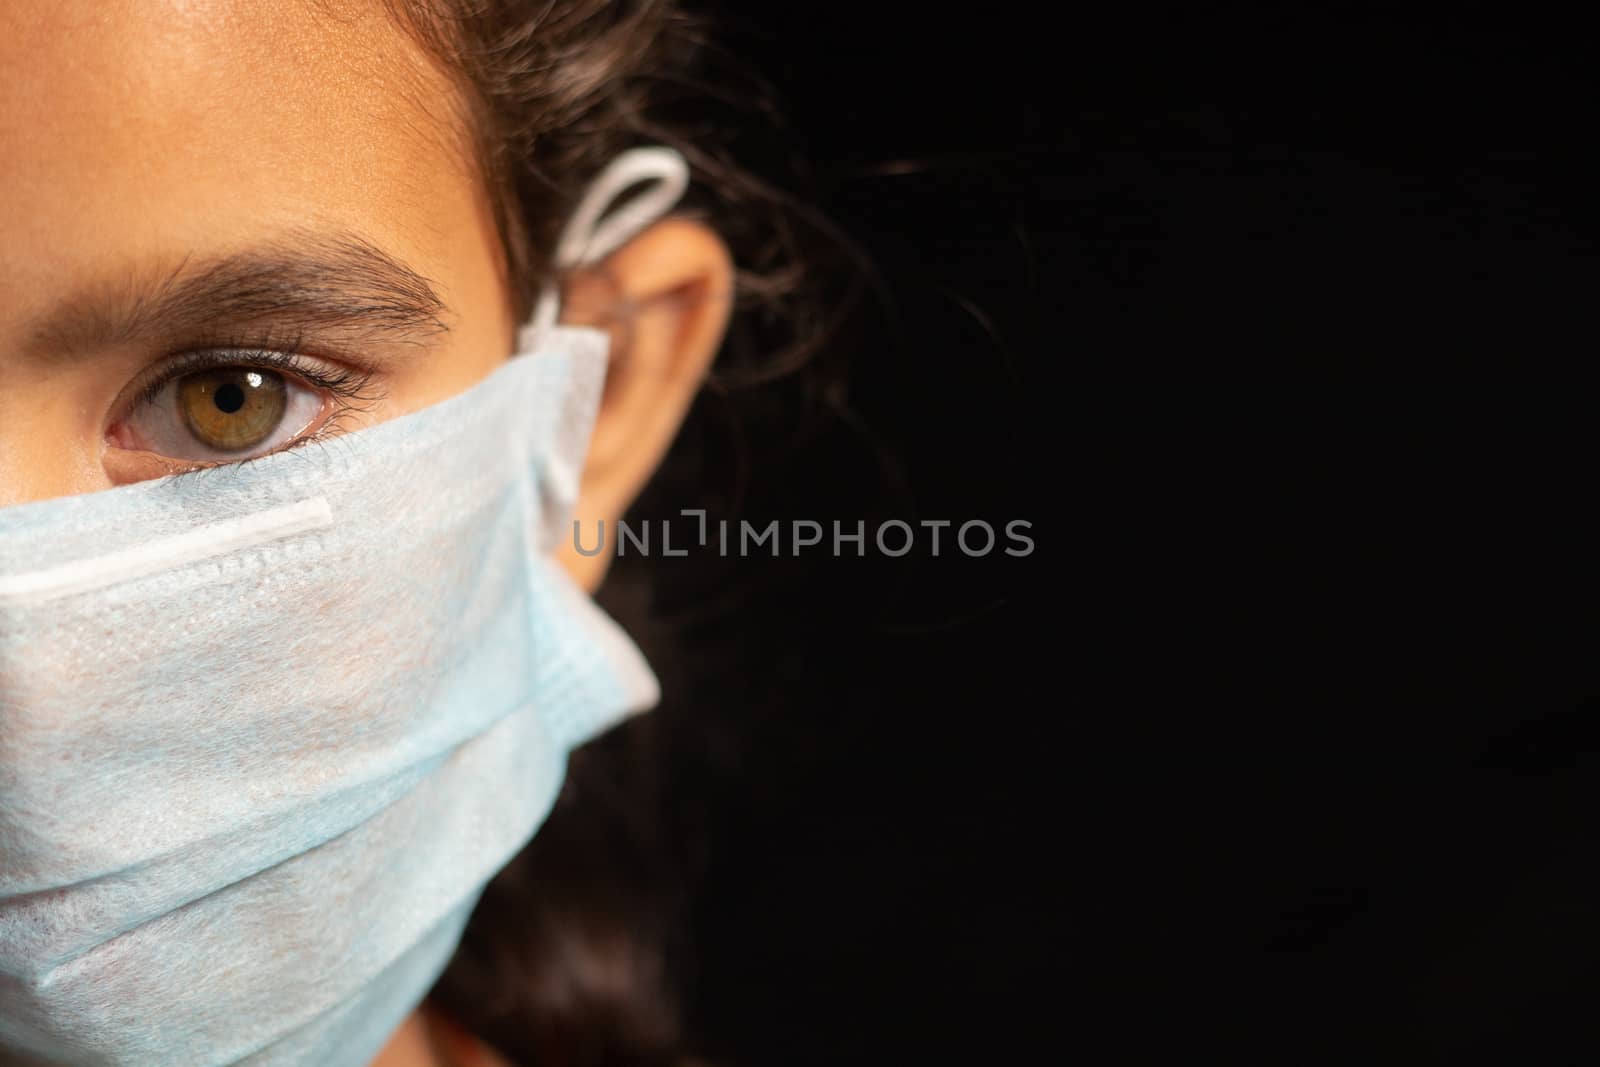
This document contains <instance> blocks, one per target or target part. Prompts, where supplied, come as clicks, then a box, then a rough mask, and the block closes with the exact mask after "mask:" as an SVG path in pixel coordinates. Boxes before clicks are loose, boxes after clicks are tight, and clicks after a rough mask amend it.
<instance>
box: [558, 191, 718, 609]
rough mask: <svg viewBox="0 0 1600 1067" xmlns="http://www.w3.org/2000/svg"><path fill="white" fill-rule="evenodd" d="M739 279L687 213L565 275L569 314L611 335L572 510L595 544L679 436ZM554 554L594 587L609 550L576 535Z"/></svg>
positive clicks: (572, 320) (715, 242)
mask: <svg viewBox="0 0 1600 1067" xmlns="http://www.w3.org/2000/svg"><path fill="white" fill-rule="evenodd" d="M733 282H734V269H733V262H732V259H731V257H730V256H729V253H728V249H727V246H726V245H724V244H723V242H722V240H721V238H719V237H718V236H717V235H716V234H715V233H714V232H713V231H712V230H711V229H709V228H708V227H706V226H704V225H702V224H701V223H698V222H693V221H690V220H686V219H669V220H667V221H664V222H660V223H657V224H656V225H655V226H653V227H651V228H650V229H648V230H646V231H645V232H644V233H642V234H640V235H639V236H638V237H636V238H634V240H632V241H631V242H629V243H628V244H627V245H625V246H624V247H623V248H621V249H619V250H618V251H617V252H616V253H615V254H613V255H612V256H610V257H609V258H608V259H606V260H605V261H604V262H603V263H601V264H599V265H598V266H596V267H595V268H592V269H587V270H584V271H581V272H578V273H577V274H575V275H574V276H573V278H572V279H571V281H570V282H569V284H568V286H567V289H566V293H565V300H564V306H565V308H566V313H565V314H564V315H563V321H565V322H568V323H570V324H574V325H586V326H595V327H599V328H602V329H605V330H607V331H608V332H609V333H610V335H611V358H610V360H609V363H608V366H607V370H606V387H605V394H604V398H603V400H602V402H601V407H600V412H599V415H598V416H597V418H596V421H595V428H594V435H593V437H592V438H591V440H590V446H589V454H588V459H587V461H586V462H585V465H584V473H583V482H582V488H581V490H580V494H579V498H578V505H577V509H576V510H575V512H574V518H575V519H577V520H579V521H580V522H581V523H582V524H583V528H584V529H585V530H586V531H589V533H588V534H587V535H586V536H587V538H588V540H589V542H590V543H591V544H592V540H593V536H594V535H593V531H594V530H595V528H596V527H595V524H596V523H597V522H598V521H600V520H604V521H605V523H606V527H607V529H608V530H610V529H614V527H615V523H616V520H617V519H618V518H620V517H621V516H622V514H623V513H624V512H625V511H626V510H627V508H628V507H629V505H631V504H632V503H633V500H634V499H635V497H637V496H638V494H639V492H640V491H641V490H642V489H643V488H644V485H645V483H646V482H648V481H649V479H650V476H651V475H652V474H654V473H655V470H656V468H657V467H658V466H659V465H660V463H661V461H662V459H663V458H664V457H665V456H666V453H667V449H668V448H669V447H670V446H671V444H672V441H673V439H674V438H675V437H676V436H677V433H678V429H679V427H680V426H681V425H682V424H683V419H684V416H685V415H686V414H687V413H688V410H689V405H690V404H691V403H692V402H693V400H694V397H695V394H696V393H698V392H699V389H700V385H701V383H702V382H703V381H704V380H705V377H706V374H707V373H708V372H709V370H710V368H711V364H712V361H713V360H714V359H715V358H716V354H717V351H718V349H719V348H720V347H721V345H722V338H723V335H724V333H725V331H726V329H727V323H728V316H729V313H730V311H731V308H732V302H733ZM612 540H613V539H612V538H609V537H608V539H607V541H608V548H609V543H610V542H611V541H612ZM558 555H559V558H560V560H561V562H562V565H563V566H565V567H566V568H567V570H568V571H569V572H570V573H571V574H572V575H573V577H574V578H576V579H577V580H578V581H579V582H580V584H582V585H583V586H584V587H585V588H587V589H589V590H590V591H593V590H594V589H595V588H598V586H599V584H600V581H601V579H602V578H603V577H604V574H605V569H606V564H607V563H608V562H609V559H610V552H609V551H602V552H600V553H599V554H598V555H594V556H584V555H581V554H579V553H578V552H576V551H575V550H574V547H573V545H572V544H571V543H570V542H565V543H563V545H562V548H561V550H560V551H559V553H558Z"/></svg>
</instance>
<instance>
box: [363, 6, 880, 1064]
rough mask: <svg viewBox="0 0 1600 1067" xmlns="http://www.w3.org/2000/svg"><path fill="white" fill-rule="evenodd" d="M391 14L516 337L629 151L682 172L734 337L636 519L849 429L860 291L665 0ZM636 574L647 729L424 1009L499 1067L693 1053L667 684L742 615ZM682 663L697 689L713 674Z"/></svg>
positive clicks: (699, 28) (755, 103) (631, 588)
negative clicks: (686, 1015)
mask: <svg viewBox="0 0 1600 1067" xmlns="http://www.w3.org/2000/svg"><path fill="white" fill-rule="evenodd" d="M388 3H389V7H390V9H391V11H392V13H393V16H394V17H395V19H396V20H397V21H398V22H399V23H400V24H401V25H402V26H403V27H404V28H405V29H406V30H407V31H408V32H409V33H410V34H411V35H412V36H413V37H414V38H415V39H417V40H418V41H419V42H420V43H421V44H422V45H423V46H424V48H425V49H426V50H427V51H428V52H429V53H430V54H431V55H432V56H433V57H434V58H435V59H436V60H437V61H438V62H439V63H440V64H441V65H442V66H443V67H444V68H445V69H446V70H447V71H448V72H449V73H450V74H451V75H452V76H453V77H454V79H455V81H456V83H457V84H458V86H459V88H460V91H461V104H462V107H463V110H464V112H465V113H464V115H463V116H462V118H463V119H464V122H463V123H462V125H463V126H464V128H465V129H467V130H468V131H470V144H469V145H468V146H467V147H468V149H469V151H470V153H471V154H472V155H473V156H474V157H475V161H476V163H477V166H478V168H479V170H480V172H481V174H482V175H483V177H484V180H485V181H486V183H487V185H488V187H489V190H490V193H491V195H492V197H493V200H494V205H495V211H496V215H497V220H498V224H499V228H500V232H501V234H502V237H503V242H504V247H505V253H506V258H507V262H508V266H509V273H510V280H511V283H512V286H513V291H514V295H515V298H516V299H517V301H518V302H519V310H520V311H521V312H522V313H524V314H526V313H527V311H528V310H529V309H530V308H531V307H532V306H533V304H534V302H535V299H536V297H537V294H538V292H539V291H540V288H541V287H542V286H543V285H544V284H545V283H546V281H547V280H550V270H551V265H550V262H549V259H548V253H549V251H550V250H551V249H553V248H554V247H555V244H556V240H557V236H558V234H559V231H560V228H561V226H562V224H563V222H564V220H565V219H566V217H567V215H568V213H569V211H570V209H571V207H572V206H573V205H574V204H575V203H576V201H577V199H578V198H579V196H580V195H581V194H582V192H583V190H584V188H585V186H586V184H587V182H588V181H589V179H590V178H591V177H592V176H593V175H594V174H596V173H597V172H598V171H599V170H600V169H601V168H602V167H603V166H604V165H605V164H606V163H607V162H608V161H609V160H611V159H612V158H613V157H614V156H616V155H617V154H618V153H619V152H621V151H623V150H625V149H627V148H630V147H633V146H635V145H640V144H666V145H669V146H672V147H674V148H676V149H677V150H678V151H679V152H681V153H682V154H683V155H684V156H685V158H687V159H688V161H689V163H690V166H691V169H692V171H693V175H694V179H695V180H694V182H693V184H692V187H691V191H690V194H689V197H688V198H687V200H686V202H685V204H684V205H683V206H682V210H683V211H684V212H686V213H690V214H694V215H697V216H699V217H702V218H705V219H706V220H707V221H708V222H709V223H710V224H711V225H713V226H714V227H715V228H716V230H717V231H718V233H719V234H720V235H721V236H722V237H723V239H724V240H725V241H726V242H727V243H728V245H729V247H730V249H731V250H732V252H733V254H734V259H735V263H736V266H737V267H738V282H737V291H736V297H737V302H736V309H735V310H736V313H735V316H734V321H733V324H732V326H731V327H730V331H729V335H728V337H727V340H726V341H725V343H724V347H723V350H722V351H721V352H720V353H719V355H718V358H717V362H716V365H715V366H714V368H713V372H712V376H711V379H710V381H709V382H708V383H707V389H706V391H705V395H703V396H702V397H701V399H700V401H699V402H697V403H696V405H695V407H694V408H693V410H692V411H691V413H690V416H689V420H688V423H687V424H686V426H685V428H684V431H683V432H682V433H681V434H680V436H679V439H678V441H677V443H676V444H675V445H674V447H673V449H672V451H671V453H670V454H669V456H668V457H667V459H666V461H665V463H664V464H663V466H662V468H661V469H660V470H659V471H658V472H657V475H656V477H655V479H654V481H653V482H652V484H651V486H650V487H649V488H647V489H646V491H645V493H644V495H643V497H642V498H641V501H640V502H639V504H638V505H636V508H635V514H636V515H637V514H638V512H639V511H640V510H641V509H642V510H643V511H645V512H649V511H650V510H651V509H656V510H658V511H663V512H667V511H671V512H675V511H676V509H677V508H681V507H688V506H700V507H705V508H707V509H708V511H709V512H710V513H711V514H713V515H715V514H719V513H721V514H727V513H729V511H730V510H731V509H732V508H734V507H735V506H737V501H738V499H739V497H740V495H741V492H742V491H743V488H744V486H745V484H746V481H747V472H748V471H749V470H750V469H751V468H752V467H753V466H756V465H758V457H759V455H760V454H761V452H762V450H763V449H764V448H774V447H776V448H783V447H785V443H786V442H787V443H790V444H792V442H793V441H794V440H795V439H796V438H797V437H799V436H803V435H804V434H805V433H806V428H807V426H808V425H816V424H817V423H818V422H819V420H822V419H826V418H827V417H828V413H829V412H830V411H832V412H837V411H839V410H841V409H842V407H843V405H844V402H845V399H844V398H845V392H844V382H845V378H844V373H843V371H844V367H845V363H846V360H845V357H844V356H843V352H844V346H843V345H840V344H838V343H836V341H837V338H836V337H835V334H836V332H837V330H838V328H839V326H840V324H841V323H843V322H846V321H847V320H848V319H849V311H850V309H851V308H852V307H854V306H855V304H856V298H857V296H858V295H859V294H860V292H861V291H862V288H863V285H862V281H863V279H864V278H865V277H867V275H866V272H864V271H863V270H862V269H861V259H860V257H859V254H858V253H856V252H855V251H854V250H853V249H852V248H851V246H850V245H849V243H848V242H847V241H845V240H843V239H842V238H841V236H840V235H839V234H838V233H837V232H835V231H834V230H833V229H832V227H830V226H829V225H828V223H827V221H826V220H825V219H824V218H822V217H821V216H820V215H819V214H818V213H817V212H816V211H814V210H813V209H811V208H810V207H808V206H807V202H808V200H809V199H810V198H809V197H801V196H799V195H797V194H796V193H795V192H792V191H784V189H782V188H780V186H779V185H778V184H776V183H774V182H773V181H771V180H770V179H768V178H763V177H758V176H757V175H758V173H760V172H763V171H765V172H767V173H773V172H777V173H781V174H784V175H785V176H786V177H785V180H784V183H783V184H784V186H786V187H787V188H788V189H791V190H792V189H794V188H795V187H796V186H803V185H804V184H805V176H804V170H803V165H802V166H797V165H796V164H795V161H794V160H793V159H792V158H791V152H790V150H789V146H788V145H787V144H786V143H785V140H784V136H783V131H782V128H781V126H780V125H779V124H778V121H777V117H776V113H775V112H774V110H773V109H772V107H771V106H770V104H769V100H770V95H771V94H770V93H769V92H768V91H767V90H766V88H765V86H764V85H763V84H762V83H761V82H760V80H759V79H758V78H756V77H755V76H753V75H752V74H751V73H750V72H749V71H747V70H743V69H741V67H740V65H739V64H738V63H737V61H736V60H734V59H732V58H731V57H729V56H727V55H725V54H723V53H722V52H720V51H719V50H718V49H717V47H716V46H715V45H714V44H713V43H712V41H711V40H710V39H709V37H708V35H707V32H706V26H705V24H704V22H703V20H702V19H700V18H698V17H695V16H693V15H691V14H690V13H688V12H686V11H684V10H683V9H681V8H680V6H679V5H678V4H675V3H672V2H669V0H388ZM735 159H737V160H740V163H738V164H736V163H734V162H733V160H735ZM555 280H556V281H559V279H555ZM802 368H803V369H804V373H803V374H797V373H794V372H796V371H797V370H800V369H802ZM756 386H761V388H755V387H756ZM713 457H714V458H713ZM651 562H652V561H646V560H642V559H637V558H624V559H619V560H617V561H616V564H615V566H614V567H613V569H612V571H611V573H610V574H609V575H608V577H607V580H606V584H605V586H604V587H603V588H602V590H601V592H600V595H599V600H600V602H601V603H602V605H604V606H605V607H606V608H607V609H608V610H609V611H610V612H611V614H612V615H614V616H615V617H617V618H618V620H619V621H620V622H621V623H622V624H623V625H624V627H625V628H627V629H628V630H629V632H630V633H631V634H632V635H633V636H634V637H635V639H636V640H638V641H639V642H640V644H641V645H643V647H644V648H645V651H646V654H647V655H648V656H649V658H650V659H651V662H652V663H653V664H654V665H655V666H656V668H657V671H658V673H659V674H660V675H661V677H662V682H663V688H664V691H665V693H666V697H665V699H664V702H663V705H662V707H660V708H658V709H657V710H656V711H655V712H654V713H653V714H651V715H648V716H644V717H641V718H639V719H636V720H634V721H632V722H629V723H627V724H625V725H623V726H621V727H618V728H617V729H616V730H613V731H612V732H611V733H610V734H608V735H607V736H606V737H603V738H601V739H598V740H597V741H595V742H592V743H591V744H589V745H587V746H585V747H584V748H583V749H580V750H579V751H577V752H575V753H574V754H573V755H572V757H571V759H570V762H569V766H568V777H567V781H566V783H565V785H564V788H563V791H562V793H561V796H560V798H559V799H558V801H557V804H556V807H555V810H554V812H553V813H552V815H551V817H550V818H549V820H548V821H547V822H546V824H545V825H544V826H543V827H542V828H541V829H540V831H539V833H538V835H537V836H536V837H535V839H534V840H533V841H532V842H531V843H530V844H529V846H528V847H527V848H526V849H524V851H523V852H522V853H521V854H520V855H518V856H517V857H516V858H515V859H514V860H513V861H512V862H511V863H510V864H509V865H508V866H507V867H506V868H505V870H504V871H502V872H501V874H500V875H499V876H498V877H497V878H496V879H495V880H494V881H493V882H492V883H491V884H490V885H489V887H488V888H487V890H486V892H485V894H484V897H483V899H482V901H481V903H480V904H479V906H478V909H477V911H476V912H475V913H474V916H473V918H472V922H471V924H470V926H469V927H468V929H467V932H466V935H465V937H464V939H463V941H462V944H461V946H460V948H459V950H458V952H457V955H456V957H455V959H454V961H453V962H452V964H451V966H450V968H449V969H448V970H447V971H446V973H445V974H444V976H443V977H442V979H441V980H440V982H439V984H438V985H437V987H436V988H435V989H434V991H433V993H432V994H431V998H432V1001H433V1002H434V1003H436V1004H437V1005H439V1006H440V1007H441V1008H442V1009H444V1010H445V1011H447V1012H448V1013H449V1014H450V1015H451V1016H453V1017H454V1018H455V1019H456V1020H457V1021H458V1022H460V1023H461V1024H462V1025H463V1026H465V1027H466V1028H467V1029H469V1030H471V1031H473V1032H474V1033H476V1034H477V1035H478V1036H480V1037H481V1038H483V1039H484V1040H486V1041H488V1042H489V1043H490V1044H492V1045H493V1046H495V1047H496V1048H497V1049H498V1050H499V1051H500V1052H502V1053H503V1054H504V1055H506V1056H507V1057H509V1058H510V1059H511V1060H513V1062H517V1063H521V1064H529V1065H532V1064H538V1065H540V1067H576V1065H581V1064H638V1065H645V1064H669V1063H683V1062H687V1059H688V1057H689V1055H690V1053H691V1052H693V1051H694V1050H693V1047H692V1046H693V1041H692V1039H691V1038H690V1036H689V1035H688V1033H687V1031H686V1028H685V1026H684V1023H683V1018H682V1010H681V1009H682V1003H683V998H682V991H683V989H684V988H685V986H686V984H687V983H688V981H689V979H690V975H691V968H690V955H691V953H690V951H689V950H690V947H691V946H690V945H689V944H688V938H687V937H686V936H685V930H686V928H687V924H688V910H687V909H688V905H689V901H690V898H691V896H692V892H693V887H694V884H695V879H696V873H697V871H698V870H699V869H700V868H701V866H702V860H703V856H702V855H701V851H702V849H701V843H700V841H699V836H698V834H697V827H698V826H699V825H700V822H701V820H700V819H699V818H698V816H697V813H696V809H695V805H694V803H693V802H692V801H690V800H688V799H686V798H685V797H683V796H682V795H681V794H680V792H679V791H674V790H673V789H672V788H671V786H672V780H673V774H674V768H675V767H677V766H679V765H680V764H681V763H682V761H684V760H686V759H695V758H706V754H707V753H712V754H715V753H717V752H718V751H719V750H718V742H717V739H716V738H715V737H714V736H711V735H710V734H711V732H713V731H714V730H715V725H714V723H713V722H712V721H711V720H710V719H708V718H706V717H704V716H701V715H698V714H689V712H688V708H689V706H690V705H691V704H695V703H703V702H704V696H705V695H704V694H700V699H699V700H697V698H696V695H695V694H694V693H693V690H694V688H695V687H694V685H693V684H692V682H691V681H690V679H689V676H688V674H686V673H680V672H678V671H677V670H676V664H677V663H679V662H681V660H682V659H683V657H684V645H685V641H686V634H687V633H688V632H689V631H690V630H692V629H693V627H694V625H695V624H696V622H697V621H703V620H704V618H705V617H706V615H707V613H708V611H709V612H710V613H715V612H717V611H719V610H723V611H725V610H729V605H731V604H733V603H735V602H736V601H737V599H738V597H737V592H738V589H739V580H738V576H732V577H731V578H730V575H729V574H728V573H727V571H726V567H725V566H720V565H719V564H718V563H716V562H715V561H708V562H706V563H705V564H703V565H701V564H694V563H691V564H689V565H687V566H685V567H675V568H674V572H673V575H672V576H671V578H670V580H669V579H666V578H663V577H662V576H661V575H659V574H657V573H656V572H655V571H654V569H653V568H652V567H651V565H650V564H651ZM697 568H698V569H697ZM730 589H731V590H733V591H734V594H735V595H734V596H731V597H730V596H729V595H728V594H729V591H730ZM695 655H696V657H697V660H696V670H695V674H696V676H697V677H704V676H705V674H706V667H707V664H708V662H710V661H711V660H713V659H714V654H712V653H709V652H707V651H706V650H705V649H704V648H700V649H697V650H696V653H695Z"/></svg>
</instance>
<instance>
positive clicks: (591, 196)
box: [517, 146, 689, 352]
mask: <svg viewBox="0 0 1600 1067" xmlns="http://www.w3.org/2000/svg"><path fill="white" fill-rule="evenodd" d="M640 182H650V183H652V184H651V185H650V187H649V188H647V189H645V190H644V191H643V192H641V193H639V194H638V195H637V196H635V197H634V198H633V199H632V200H629V201H628V202H627V203H626V204H624V205H623V206H622V207H620V208H618V209H617V210H615V211H612V210H611V207H612V205H613V204H615V203H616V201H617V197H618V196H620V195H622V193H623V192H625V191H626V190H628V189H630V188H632V187H633V186H635V185H638V184H639V183H640ZM688 188H689V164H688V163H686V162H685V161H684V158H683V156H681V155H679V154H678V153H677V152H675V151H673V150H672V149H670V148H665V147H659V146H658V147H654V148H635V149H631V150H630V151H627V152H624V153H622V154H621V155H620V156H618V157H617V158H616V159H614V160H612V161H611V163H610V165H609V166H607V167H606V169H605V170H603V171H601V172H600V175H599V177H597V178H595V180H594V181H593V182H591V183H590V185H589V188H588V189H587V190H585V191H584V194H583V199H581V200H579V201H578V206H577V209H576V210H574V211H573V213H572V217H571V218H570V219H569V220H568V221H567V225H566V227H565V228H563V229H562V231H561V240H560V241H559V242H558V243H557V244H556V254H555V258H554V260H553V261H552V262H551V270H550V277H549V278H548V279H547V280H546V281H545V283H544V288H543V289H542V290H541V291H540V293H539V303H538V304H537V305H536V306H535V308H534V312H533V317H532V318H531V319H530V320H529V321H528V324H527V325H526V326H525V327H523V329H522V331H521V333H520V335H519V336H518V338H517V341H518V344H517V350H518V351H519V352H525V351H528V350H530V349H532V348H534V347H535V346H536V345H537V344H538V342H539V341H540V340H541V339H542V338H543V336H544V335H545V334H546V333H547V332H548V331H549V330H550V329H552V328H553V327H554V326H555V324H556V320H557V319H558V318H560V315H561V288H560V286H561V278H562V276H563V275H565V274H566V273H567V272H568V271H570V270H572V269H573V268H574V267H582V266H587V265H589V264H591V263H597V262H599V261H600V260H602V259H605V258H606V257H607V256H609V255H610V254H611V253H613V252H615V251H616V250H617V249H619V248H621V247H622V246H623V245H625V244H627V243H628V242H629V241H631V240H633V238H634V237H636V236H638V235H639V233H640V232H641V231H643V230H644V229H645V228H646V227H648V226H650V225H651V224H652V223H654V222H656V221H658V220H659V219H660V218H661V217H662V216H664V215H665V214H666V213H667V212H669V211H671V210H672V208H673V207H674V205H676V204H677V203H678V201H679V200H681V199H682V198H683V194H684V192H685V191H686V190H687V189H688ZM608 212H609V214H607V213H608Z"/></svg>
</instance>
